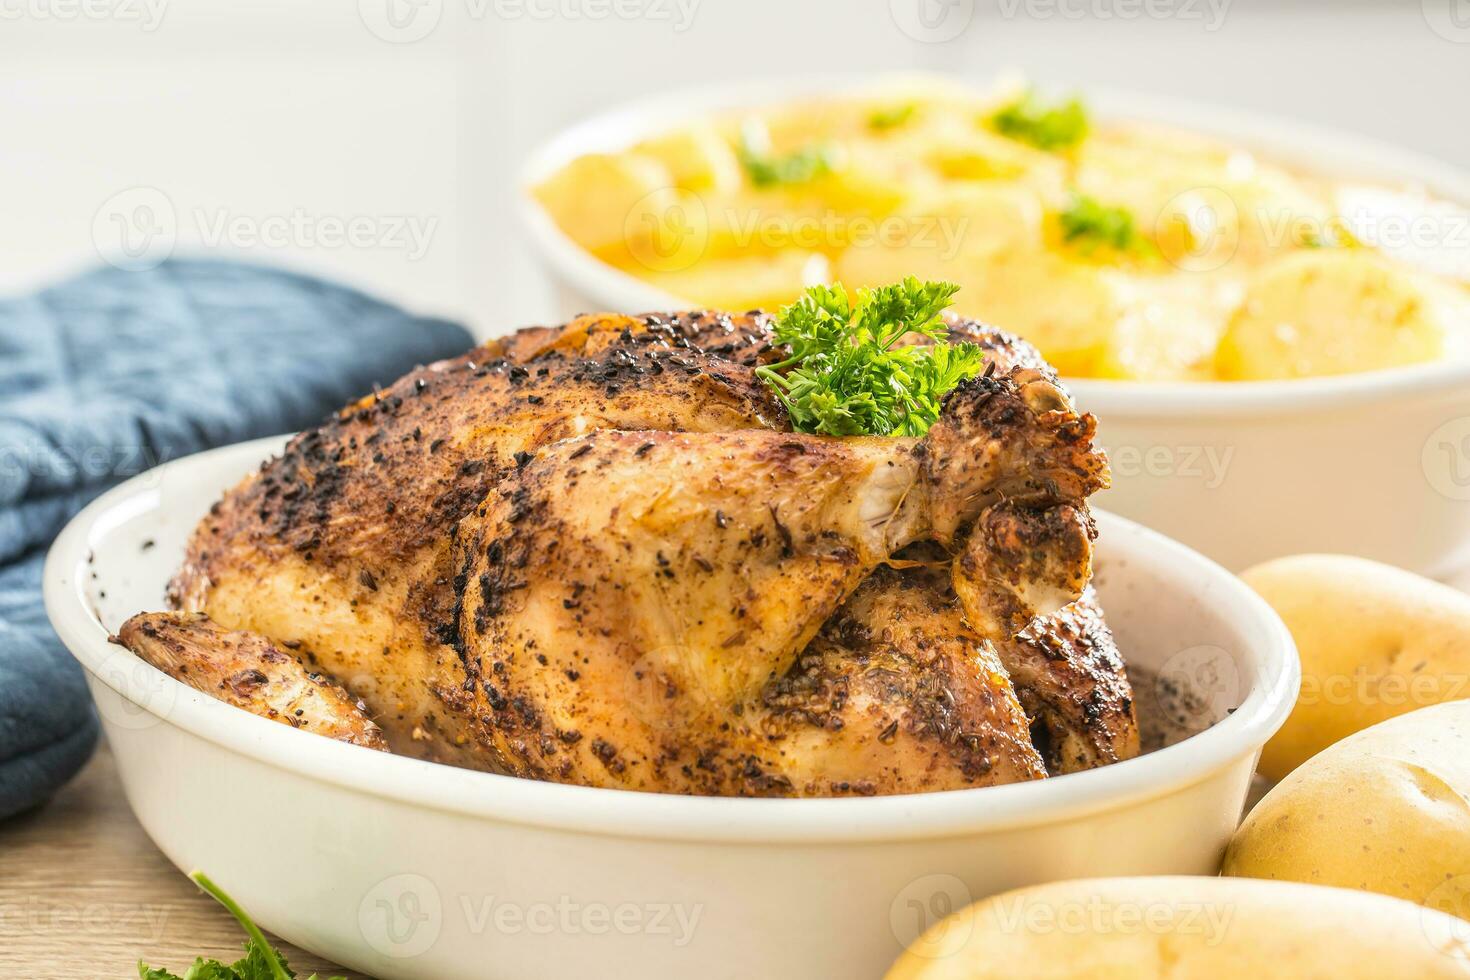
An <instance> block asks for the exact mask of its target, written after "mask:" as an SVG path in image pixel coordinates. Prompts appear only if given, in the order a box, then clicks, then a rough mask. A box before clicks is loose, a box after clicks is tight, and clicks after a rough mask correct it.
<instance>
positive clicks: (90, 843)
mask: <svg viewBox="0 0 1470 980" xmlns="http://www.w3.org/2000/svg"><path fill="white" fill-rule="evenodd" d="M243 941H244V933H243V932H242V931H241V930H240V927H239V925H237V924H236V922H235V920H234V918H233V917H232V916H231V915H230V914H229V913H228V912H226V911H225V910H224V909H223V908H222V907H220V905H219V904H217V903H216V902H215V901H214V899H212V898H210V897H209V896H208V895H206V894H204V893H203V892H201V891H200V890H199V889H198V888H197V887H195V885H194V883H193V882H191V881H190V880H189V879H188V878H186V877H184V875H183V873H182V872H180V871H179V870H178V869H177V868H175V867H174V866H173V865H172V864H170V863H169V862H168V859H167V858H165V857H164V856H163V854H162V853H161V852H160V851H159V850H158V848H156V847H154V846H153V842H152V841H151V840H149V839H148V835H147V834H145V833H144V832H143V828H142V827H141V826H139V824H138V821H137V820H135V819H134V818H133V813H132V811H131V810H129V809H128V804H127V800H125V799H124V798H123V792H122V784H121V783H120V782H119V781H118V777H117V768H116V764H115V763H114V762H113V758H112V753H111V752H110V751H109V750H108V748H107V744H106V742H103V743H102V744H101V745H100V746H99V747H98V749H97V754H96V755H94V756H93V757H92V761H91V762H89V763H87V766H86V768H85V769H83V770H82V772H81V774H80V775H79V776H78V777H77V778H76V779H75V780H74V781H73V782H72V783H71V784H70V785H68V786H67V787H66V788H64V789H63V790H62V791H61V792H60V793H59V794H58V795H57V796H56V798H55V799H53V800H52V801H51V802H50V803H48V804H46V805H45V806H43V807H41V808H40V809H37V810H33V811H31V812H29V813H24V814H21V815H20V816H18V817H12V818H11V819H10V820H7V821H0V978H3V980H124V978H135V977H137V975H138V966H137V964H138V961H139V960H140V959H141V960H144V961H145V962H147V963H148V964H149V965H150V966H155V967H165V968H167V969H169V970H171V971H172V972H174V973H177V974H180V975H182V974H183V972H184V970H185V969H186V968H187V967H188V966H189V964H190V963H192V962H193V961H194V957H195V956H204V957H206V958H213V959H218V960H221V961H223V962H226V963H232V962H234V961H235V960H236V959H238V958H239V956H240V952H241V950H240V944H241V943H242V942H243ZM273 942H274V939H273ZM275 945H276V948H277V949H279V950H281V952H282V953H284V954H285V956H286V958H287V959H288V960H289V961H290V963H291V968H292V969H293V970H295V971H296V973H297V975H298V976H299V977H307V976H310V975H311V973H312V972H313V971H317V972H320V973H321V974H322V975H323V976H324V977H326V976H334V975H335V976H347V977H350V978H353V980H358V978H360V977H361V975H360V974H353V973H348V972H347V971H345V970H342V969H340V968H339V967H336V966H334V965H333V964H331V963H328V962H326V961H324V960H322V959H320V958H318V957H315V956H312V955H311V954H310V953H306V952H303V951H302V950H299V949H297V948H296V947H294V946H291V945H289V944H287V943H275Z"/></svg>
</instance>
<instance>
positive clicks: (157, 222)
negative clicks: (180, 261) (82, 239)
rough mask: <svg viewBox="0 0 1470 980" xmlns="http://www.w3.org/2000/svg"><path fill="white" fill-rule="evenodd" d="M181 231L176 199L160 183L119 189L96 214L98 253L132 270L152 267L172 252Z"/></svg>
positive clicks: (94, 240) (94, 232)
mask: <svg viewBox="0 0 1470 980" xmlns="http://www.w3.org/2000/svg"><path fill="white" fill-rule="evenodd" d="M178 233H179V221H178V215H177V214H176V213H175V211H174V205H173V201H171V200H169V197H168V195H167V194H165V193H164V192H163V191H161V190H159V189H158V188H156V187H130V188H128V189H127V190H125V191H119V192H118V193H116V194H114V195H112V196H111V197H109V198H108V199H107V200H106V201H104V202H102V206H101V207H100V208H98V209H97V213H96V214H95V215H93V217H92V244H93V245H94V246H95V247H96V249H97V254H98V255H100V256H102V259H103V261H105V262H107V263H108V264H109V265H112V266H115V267H116V268H119V269H123V270H125V271H128V272H140V271H142V270H145V269H152V268H153V267H155V266H157V265H158V264H159V263H161V262H162V261H163V260H164V259H166V258H168V257H169V256H170V255H172V254H173V250H174V245H175V243H176V242H177V240H178Z"/></svg>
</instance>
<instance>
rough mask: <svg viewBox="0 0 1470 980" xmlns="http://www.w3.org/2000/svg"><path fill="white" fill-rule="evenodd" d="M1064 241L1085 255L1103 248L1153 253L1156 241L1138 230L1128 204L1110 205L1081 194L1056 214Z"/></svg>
mask: <svg viewBox="0 0 1470 980" xmlns="http://www.w3.org/2000/svg"><path fill="white" fill-rule="evenodd" d="M1057 223H1058V225H1059V226H1060V228H1061V231H1062V241H1064V242H1066V243H1068V244H1070V245H1075V246H1077V248H1078V249H1079V250H1080V251H1081V252H1082V254H1084V255H1090V254H1092V253H1093V252H1096V251H1097V250H1098V249H1100V248H1110V249H1113V250H1115V251H1118V252H1122V253H1127V254H1131V255H1137V256H1147V255H1151V254H1153V251H1154V249H1153V244H1152V243H1151V242H1150V241H1149V240H1148V239H1147V238H1145V237H1144V236H1143V234H1142V233H1141V232H1139V230H1138V228H1137V226H1136V225H1135V224H1134V221H1133V213H1132V212H1130V211H1129V210H1128V209H1127V208H1118V207H1110V206H1108V205H1106V204H1103V203H1102V202H1101V201H1099V200H1098V199H1097V198H1095V197H1089V196H1088V195H1086V194H1078V195H1076V196H1075V197H1073V199H1072V203H1071V204H1069V205H1068V206H1067V209H1066V210H1065V211H1062V212H1061V213H1059V214H1058V215H1057Z"/></svg>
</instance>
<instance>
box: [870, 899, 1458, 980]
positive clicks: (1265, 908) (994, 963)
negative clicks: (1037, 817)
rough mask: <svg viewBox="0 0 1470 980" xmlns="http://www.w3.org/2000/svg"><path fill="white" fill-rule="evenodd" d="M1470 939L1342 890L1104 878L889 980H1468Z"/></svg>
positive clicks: (962, 922)
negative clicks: (1464, 942)
mask: <svg viewBox="0 0 1470 980" xmlns="http://www.w3.org/2000/svg"><path fill="white" fill-rule="evenodd" d="M1466 928H1467V927H1466V924H1465V923H1464V922H1463V921H1461V920H1459V919H1455V918H1452V917H1450V916H1447V915H1443V914H1441V913H1438V912H1431V911H1429V910H1427V909H1422V908H1416V907H1415V906H1413V905H1411V904H1409V903H1408V902H1400V901H1395V900H1393V899H1388V898H1384V897H1382V896H1381V895H1369V894H1366V893H1363V892H1353V891H1347V890H1345V889H1339V888H1321V887H1316V886H1311V885H1299V884H1287V883H1284V882H1267V881H1252V880H1248V879H1232V878H1186V877H1180V878H1099V879H1095V880H1091V881H1071V882H1059V883H1057V884H1051V885H1042V886H1040V887H1036V888H1026V889H1021V890H1020V891H1013V892H1007V893H1005V894H1003V895H997V896H995V897H993V898H990V899H986V900H985V901H983V902H979V903H977V904H975V905H972V906H970V907H969V908H967V909H965V910H963V911H961V912H960V913H958V914H957V915H954V916H951V917H950V918H948V919H944V920H942V921H941V922H939V923H937V924H936V925H935V926H934V927H933V928H932V929H930V930H929V931H928V932H927V933H925V934H924V935H923V936H922V937H920V939H919V940H918V941H917V942H915V943H914V944H913V945H912V946H911V947H909V951H908V952H907V953H905V954H904V955H903V956H902V957H901V958H900V959H899V961H898V962H897V963H896V964H894V966H893V969H892V970H890V971H889V973H888V977H887V980H1013V978H1016V977H1026V978H1027V980H1074V978H1075V980H1165V978H1167V980H1240V978H1247V980H1255V978H1260V980H1266V978H1270V977H1290V978H1292V980H1318V978H1320V980H1384V978H1388V977H1405V978H1407V977H1413V978H1415V980H1439V978H1449V977H1454V978H1462V980H1463V978H1465V977H1470V963H1467V960H1466V955H1467V954H1466V950H1465V949H1464V948H1463V946H1459V945H1457V944H1456V937H1458V936H1461V935H1463V934H1464V930H1465V929H1466Z"/></svg>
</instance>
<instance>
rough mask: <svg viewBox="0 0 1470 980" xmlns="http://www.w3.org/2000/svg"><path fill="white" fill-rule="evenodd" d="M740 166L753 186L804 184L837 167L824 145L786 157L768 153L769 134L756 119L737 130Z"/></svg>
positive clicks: (814, 146)
mask: <svg viewBox="0 0 1470 980" xmlns="http://www.w3.org/2000/svg"><path fill="white" fill-rule="evenodd" d="M736 155H737V156H738V157H739V158H740V165H741V166H742V167H744V168H745V173H746V174H747V175H748V176H749V177H750V182H751V183H752V184H754V185H755V186H756V187H777V186H780V185H783V184H805V183H809V182H811V181H813V180H816V179H817V178H818V177H824V176H826V175H827V174H829V173H831V172H832V171H833V170H834V169H835V168H836V152H835V151H834V150H833V149H832V148H831V147H830V146H826V145H823V144H816V145H813V146H806V147H802V148H801V149H799V150H793V151H792V152H790V153H786V154H776V153H772V152H771V135H770V133H769V132H767V131H766V127H765V125H764V124H763V123H761V122H760V120H758V119H752V120H750V121H748V122H747V123H746V124H745V125H744V126H743V127H742V128H741V130H740V147H739V149H738V150H737V152H736Z"/></svg>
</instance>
